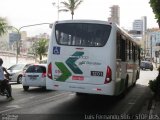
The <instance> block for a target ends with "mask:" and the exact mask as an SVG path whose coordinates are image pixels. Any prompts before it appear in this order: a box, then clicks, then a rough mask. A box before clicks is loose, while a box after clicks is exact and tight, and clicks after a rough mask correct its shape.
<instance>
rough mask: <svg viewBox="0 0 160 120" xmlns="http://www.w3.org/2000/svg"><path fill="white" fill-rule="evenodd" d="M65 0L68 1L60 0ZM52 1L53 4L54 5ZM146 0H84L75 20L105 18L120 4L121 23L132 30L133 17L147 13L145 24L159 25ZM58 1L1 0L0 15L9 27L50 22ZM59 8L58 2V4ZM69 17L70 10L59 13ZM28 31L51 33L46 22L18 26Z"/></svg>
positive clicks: (30, 32)
mask: <svg viewBox="0 0 160 120" xmlns="http://www.w3.org/2000/svg"><path fill="white" fill-rule="evenodd" d="M61 1H67V0H59V2H61ZM53 2H55V3H56V5H55V6H53V4H52V3H53ZM148 2H149V0H83V2H82V4H81V5H80V6H79V7H78V9H77V10H75V15H74V19H96V20H105V21H107V20H108V17H110V8H109V7H111V6H112V5H119V7H120V26H121V27H123V28H125V29H129V30H131V29H132V23H133V21H134V20H135V19H141V17H142V16H147V27H148V28H153V27H158V24H157V23H156V20H155V19H154V18H155V17H154V14H153V12H152V8H151V7H150V5H149V3H148ZM57 5H58V0H0V17H5V18H7V20H8V22H9V24H10V25H11V26H14V27H16V28H17V29H19V28H20V27H22V26H26V25H33V24H39V23H53V22H55V21H56V20H58V12H57ZM60 7H62V6H61V4H60ZM67 19H71V14H70V12H60V13H59V20H67ZM21 31H27V34H28V36H34V35H37V34H40V33H48V34H50V32H51V29H49V26H48V25H40V26H32V27H27V28H23V29H21Z"/></svg>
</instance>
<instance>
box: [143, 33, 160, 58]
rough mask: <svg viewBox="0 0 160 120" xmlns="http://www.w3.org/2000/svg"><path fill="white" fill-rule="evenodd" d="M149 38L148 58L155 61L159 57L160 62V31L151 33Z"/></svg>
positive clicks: (147, 46)
mask: <svg viewBox="0 0 160 120" xmlns="http://www.w3.org/2000/svg"><path fill="white" fill-rule="evenodd" d="M148 36H149V37H148V40H147V41H146V52H147V55H146V56H148V57H151V58H154V60H156V57H158V61H159V60H160V59H159V57H160V56H156V52H158V54H159V53H160V30H157V31H152V32H149V33H148Z"/></svg>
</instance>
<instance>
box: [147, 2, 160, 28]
mask: <svg viewBox="0 0 160 120" xmlns="http://www.w3.org/2000/svg"><path fill="white" fill-rule="evenodd" d="M149 4H150V6H151V8H152V10H153V13H154V14H155V18H156V19H157V23H158V26H159V28H160V0H150V1H149Z"/></svg>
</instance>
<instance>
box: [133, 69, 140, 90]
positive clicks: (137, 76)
mask: <svg viewBox="0 0 160 120" xmlns="http://www.w3.org/2000/svg"><path fill="white" fill-rule="evenodd" d="M138 78H139V72H138V71H137V73H136V80H135V82H134V83H133V87H134V86H135V85H136V82H137V80H138Z"/></svg>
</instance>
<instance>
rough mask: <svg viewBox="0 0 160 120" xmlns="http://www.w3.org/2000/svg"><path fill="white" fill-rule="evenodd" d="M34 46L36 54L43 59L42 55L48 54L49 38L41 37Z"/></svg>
mask: <svg viewBox="0 0 160 120" xmlns="http://www.w3.org/2000/svg"><path fill="white" fill-rule="evenodd" d="M33 46H34V52H35V55H36V56H39V60H42V57H43V56H46V55H47V46H48V40H47V39H44V38H41V39H40V40H39V41H37V42H35V44H34V45H33Z"/></svg>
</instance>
